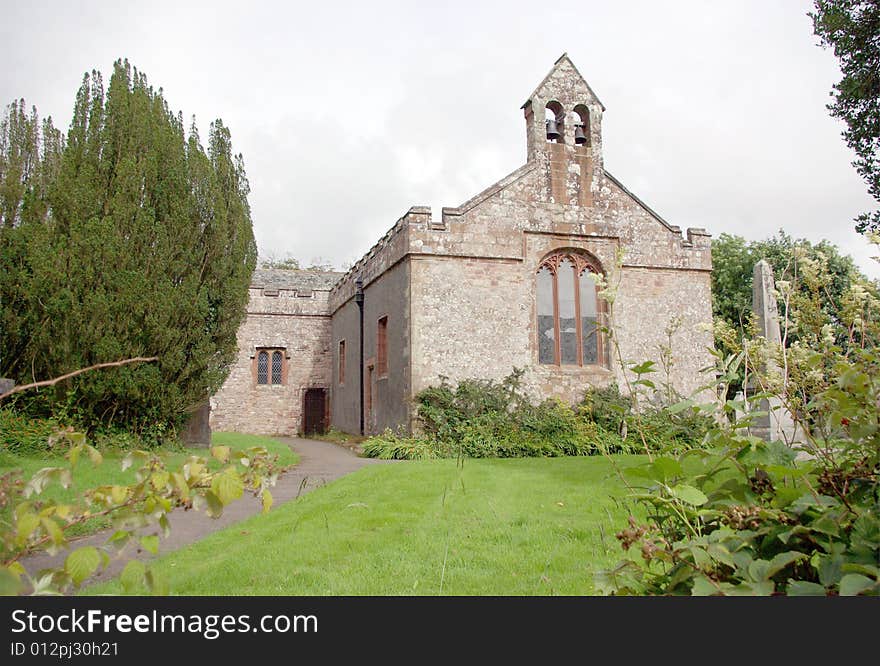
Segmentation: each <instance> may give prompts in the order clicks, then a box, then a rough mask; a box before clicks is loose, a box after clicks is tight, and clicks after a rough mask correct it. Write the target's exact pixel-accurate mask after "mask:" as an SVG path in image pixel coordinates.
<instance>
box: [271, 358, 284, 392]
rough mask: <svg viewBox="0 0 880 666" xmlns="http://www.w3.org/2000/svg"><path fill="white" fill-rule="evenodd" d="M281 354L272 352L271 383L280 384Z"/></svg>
mask: <svg viewBox="0 0 880 666" xmlns="http://www.w3.org/2000/svg"><path fill="white" fill-rule="evenodd" d="M281 359H282V357H281V352H280V351H274V352H272V383H273V384H280V383H281V362H282V361H281Z"/></svg>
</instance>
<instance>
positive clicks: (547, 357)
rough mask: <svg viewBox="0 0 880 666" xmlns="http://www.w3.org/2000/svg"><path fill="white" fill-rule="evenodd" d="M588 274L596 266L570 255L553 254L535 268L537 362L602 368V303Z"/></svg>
mask: <svg viewBox="0 0 880 666" xmlns="http://www.w3.org/2000/svg"><path fill="white" fill-rule="evenodd" d="M591 273H596V274H601V271H600V269H599V268H598V266H597V265H596V264H595V263H594V262H593V261H591V260H590V259H589V258H587V257H586V256H584V255H582V254H580V253H577V252H574V251H562V252H555V253H553V254H551V255H550V256H549V257H547V258H546V259H544V261H542V262H541V265H540V266H539V267H538V273H537V276H536V280H537V298H538V302H537V306H538V307H537V313H538V321H537V324H538V362H539V363H545V364H549V365H581V366H583V365H605V350H604V345H603V340H602V334H601V330H600V327H601V326H602V311H603V303H602V301H601V300H600V299H599V298H598V289H597V286H596V282H595V281H594V280H593V278H591V277H590V274H591Z"/></svg>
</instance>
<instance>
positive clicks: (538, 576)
mask: <svg viewBox="0 0 880 666" xmlns="http://www.w3.org/2000/svg"><path fill="white" fill-rule="evenodd" d="M641 460H643V459H642V458H641V457H638V456H621V457H619V458H617V464H618V465H619V466H620V467H628V466H632V465H634V464H637V463H638V462H640V461H641ZM626 493H627V491H626V489H625V487H624V486H623V484H622V482H621V481H620V480H619V478H618V477H617V475H616V474H615V472H614V470H613V468H612V465H611V463H610V462H609V460H608V459H605V458H602V457H577V458H532V459H512V460H497V459H494V460H490V459H481V460H466V461H465V464H464V468H463V469H460V468H458V467H457V466H456V462H455V461H454V460H430V461H417V462H401V463H394V464H388V465H376V466H369V467H365V468H363V469H361V470H360V471H358V472H356V473H354V474H352V475H351V476H348V477H346V478H343V479H340V480H339V481H336V482H334V483H331V484H329V485H327V486H325V487H322V488H319V489H317V490H315V491H313V492H311V493H309V494H308V495H305V496H303V497H301V498H300V499H298V500H296V501H292V502H288V503H286V504H283V505H281V506H278V507H275V508H273V509H272V511H271V512H270V513H269V514H265V515H261V516H255V517H253V518H251V519H248V520H246V521H244V522H241V523H237V524H236V525H234V526H232V527H230V528H227V529H225V530H223V531H220V532H216V533H214V534H213V535H211V536H209V537H207V538H205V539H203V540H202V541H200V542H198V543H196V544H193V545H191V546H188V547H185V548H182V549H181V550H179V551H176V552H174V553H171V554H170V555H168V556H166V557H163V558H161V559H160V560H157V561H156V563H155V566H156V567H157V568H158V569H159V570H160V571H161V572H162V573H164V575H165V576H167V578H168V579H169V581H170V585H171V590H172V593H174V594H191V595H422V594H426V595H433V594H444V595H446V594H448V595H464V594H472V595H535V594H538V595H547V594H575V595H589V594H592V593H593V583H592V574H593V572H594V571H595V570H597V569H601V568H606V567H609V566H612V565H613V564H614V563H616V562H617V561H619V560H620V559H621V557H622V556H623V551H622V550H621V549H620V546H619V545H618V542H617V540H616V539H615V537H614V534H615V532H617V531H618V530H620V529H621V528H622V527H623V526H625V525H626V519H627V516H628V515H629V513H630V507H629V506H627V505H626V501H625V499H624V498H625V496H626ZM121 589H122V588H121V586H120V585H119V584H118V583H117V582H115V581H111V582H109V583H105V584H101V585H98V586H94V587H91V588H88V589H87V590H86V591H85V593H86V594H106V593H109V594H120V593H121Z"/></svg>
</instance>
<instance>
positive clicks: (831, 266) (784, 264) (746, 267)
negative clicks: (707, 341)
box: [712, 230, 877, 339]
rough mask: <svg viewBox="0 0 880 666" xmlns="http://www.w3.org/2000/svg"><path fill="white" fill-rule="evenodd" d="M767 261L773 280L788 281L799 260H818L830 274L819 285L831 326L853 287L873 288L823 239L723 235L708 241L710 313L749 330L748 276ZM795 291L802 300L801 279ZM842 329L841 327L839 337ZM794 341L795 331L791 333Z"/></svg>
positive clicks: (782, 305)
mask: <svg viewBox="0 0 880 666" xmlns="http://www.w3.org/2000/svg"><path fill="white" fill-rule="evenodd" d="M761 259H766V260H767V261H768V262H769V263H770V265H771V266H772V267H773V273H774V275H775V277H776V280H777V281H778V280H786V279H791V278H792V277H793V276H794V275H796V274H797V272H798V269H799V262H802V261H805V260H807V261H818V262H820V263H821V264H822V265H823V266H824V271H826V272H827V273H828V280H827V281H823V284H822V289H821V294H820V296H821V297H822V301H823V303H822V308H823V310H824V311H825V313H826V314H827V315H828V317H829V319H830V320H831V321H832V322H833V321H836V317H835V314H834V313H836V312H838V311H839V310H840V308H841V307H842V304H843V299H844V297H845V296H846V294H847V293H848V292H849V289H850V287H851V286H852V285H853V284H855V283H861V284H863V285H865V286H866V288H869V289H873V290H876V288H877V287H876V285H871V283H870V281H869V280H868V278H867V277H866V276H865V275H864V274H862V273H861V271H859V269H858V267H857V266H856V264H855V262H854V261H853V259H852V257H850V256H849V255H845V254H842V253H841V252H840V250H839V248H837V246H835V245H834V244H832V243H829V242H828V241H826V240H823V241H821V242H819V243H815V244H814V243H811V242H810V241H808V240H806V239H803V238H802V239H793V238H792V237H791V236H789V235H787V234H786V233H785V232H783V231H781V230H780V231H779V232H778V234H777V235H776V236H773V237H771V238H768V239H765V240H761V241H746V240H745V239H744V238H742V237H741V236H733V235H730V234H721V235H720V236H719V237H718V238H717V239H715V240H714V241H713V242H712V311H713V314H714V315H715V317H717V318H720V319H722V320H724V321H725V322H726V323H727V324H728V325H729V326H731V327H733V328H734V329H735V330H737V331H739V332H740V333H743V332H747V331H748V324H749V321H750V317H751V308H752V273H753V270H754V267H755V264H756V263H757V262H758V261H760V260H761ZM797 284H798V290H799V293H801V294H802V295H804V296H806V295H808V294H809V292H810V285H809V283H808V282H806V281H804V280H799V281H798V282H797ZM779 305H780V308H781V309H780V316H784V315H785V312H786V310H785V308H786V303H785V301H782V302H780V304H779ZM842 330H843V329H839V330H838V333H841V332H842ZM793 336H794V337H793V338H792V339H796V333H793Z"/></svg>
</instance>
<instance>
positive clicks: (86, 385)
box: [0, 61, 256, 439]
mask: <svg viewBox="0 0 880 666" xmlns="http://www.w3.org/2000/svg"><path fill="white" fill-rule="evenodd" d="M16 122H17V121H16ZM207 143H208V147H207V151H205V149H204V148H203V147H202V144H201V142H200V137H199V135H198V132H197V131H196V129H195V125H193V127H192V128H191V129H190V132H189V134H188V136H187V133H186V132H185V131H184V127H183V121H182V118H181V117H180V115H174V114H173V113H171V111H170V110H169V108H168V104H167V102H166V101H165V99H164V98H163V96H162V92H161V90H160V91H156V90H154V89H153V88H152V87H150V86H149V84H148V82H147V78H146V76H145V75H144V74H143V73H141V72H138V71H137V70H136V69H133V68H132V67H131V66H130V65H129V63H128V62H127V61H117V62H116V63H115V64H114V70H113V75H112V77H111V79H110V84H109V87H108V88H107V91H106V93H105V91H104V86H103V81H102V78H101V75H100V74H99V73H98V72H94V71H93V72H92V73H91V74H87V75H86V76H85V77H84V79H83V84H82V86H81V87H80V89H79V92H78V93H77V97H76V104H75V107H74V116H73V122H72V123H71V126H70V130H69V132H68V135H67V140H66V144H65V145H64V147H63V150H62V151H61V158H60V161H59V163H58V164H57V166H55V164H54V163H52V164H48V163H47V160H43V166H44V168H43V172H47V173H50V174H51V177H49V178H48V185H47V186H46V188H45V190H41V191H40V195H39V196H38V197H36V198H38V199H39V200H40V202H41V203H42V205H43V206H44V207H45V210H46V214H45V215H43V217H42V219H37V218H38V216H35V218H34V219H24V218H23V219H22V221H21V223H20V225H19V226H20V228H21V229H22V236H23V238H22V241H21V246H22V252H23V255H22V256H21V257H20V258H19V259H20V265H19V268H18V270H17V271H16V273H17V274H16V278H15V279H16V281H17V284H18V285H19V289H20V291H19V293H18V294H17V297H18V298H20V299H21V302H20V307H21V313H22V314H21V319H20V321H19V325H18V327H17V328H13V329H12V330H9V331H4V337H3V340H2V353H0V360H2V366H0V373H2V374H4V375H7V376H11V377H13V378H15V379H16V380H18V381H19V382H23V381H27V380H29V379H31V378H32V377H36V378H39V377H49V376H57V375H60V374H63V373H66V372H69V371H71V370H75V369H77V368H81V367H87V366H90V365H94V364H95V363H100V362H104V361H112V360H116V359H119V358H129V357H135V356H145V355H149V356H158V357H159V358H160V360H159V362H158V363H156V364H145V365H141V366H138V367H135V366H131V367H124V368H119V369H117V370H115V371H113V372H107V373H102V374H93V375H87V376H80V377H77V378H75V379H73V380H70V381H68V382H64V383H62V384H59V385H57V386H56V387H53V389H51V390H48V391H43V392H42V393H41V394H39V395H38V396H37V397H28V398H25V399H24V400H26V401H27V403H28V404H27V406H28V407H29V408H30V409H32V410H35V411H40V412H53V413H55V414H56V415H57V414H61V415H66V416H67V417H69V418H71V419H72V420H73V421H78V422H79V423H80V424H82V425H83V426H85V427H87V428H92V427H96V426H98V425H103V426H107V425H121V426H123V427H127V428H130V429H133V430H135V431H136V432H140V433H141V434H144V435H148V436H151V437H156V438H157V439H158V438H161V435H162V434H163V433H164V432H165V431H166V430H172V431H173V429H174V428H175V427H176V426H177V425H179V424H180V423H181V422H182V420H183V419H184V417H185V414H186V412H187V411H188V410H189V409H191V408H192V407H193V406H194V405H196V404H198V403H199V402H200V401H202V400H203V399H204V398H205V397H206V396H208V395H210V394H212V393H213V392H215V391H216V390H217V389H218V388H219V387H220V385H221V384H222V382H223V380H224V379H225V377H226V374H227V373H228V368H229V365H230V364H231V362H232V361H233V359H234V354H235V351H236V333H237V330H238V327H239V325H240V323H241V321H242V318H243V317H244V306H245V303H246V300H247V287H248V284H249V282H250V277H251V273H252V272H253V268H254V266H255V264H256V245H255V242H254V237H253V230H252V225H251V217H250V208H249V205H248V201H247V196H248V193H249V187H248V182H247V178H246V176H245V172H244V165H243V162H242V158H241V155H237V156H236V155H234V154H233V152H232V145H231V138H230V133H229V130H228V129H227V128H226V127H225V126H224V125H223V123H222V122H221V121H219V120H218V121H215V122H214V123H212V124H211V127H210V134H209V137H208V142H207ZM32 189H33V188H32ZM23 200H24V199H23ZM9 209H10V210H12V208H9ZM20 209H21V210H22V211H24V210H26V207H25V206H24V205H23V204H22V205H21V207H20ZM5 222H6V218H4V223H5ZM6 231H7V228H6V226H4V228H3V233H4V236H5V235H6ZM6 245H7V244H6V241H5V240H4V247H6ZM4 261H6V259H5V258H4ZM2 284H3V287H4V292H3V294H2V296H3V299H4V311H5V310H6V306H5V303H6V302H7V300H8V299H9V298H10V296H9V295H8V294H7V290H8V289H9V288H10V285H9V282H8V281H4V282H3V283H2ZM19 405H21V400H19Z"/></svg>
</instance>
